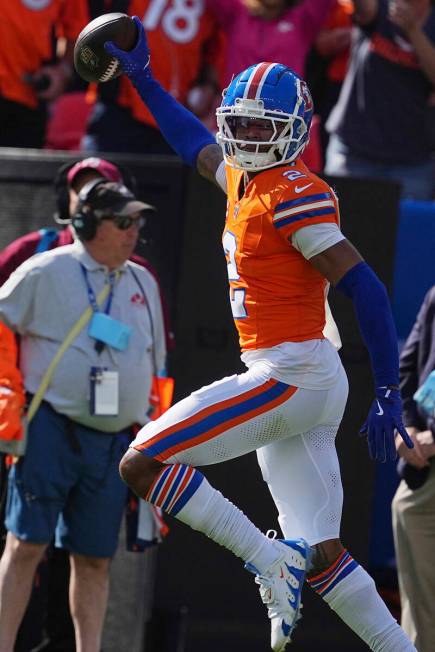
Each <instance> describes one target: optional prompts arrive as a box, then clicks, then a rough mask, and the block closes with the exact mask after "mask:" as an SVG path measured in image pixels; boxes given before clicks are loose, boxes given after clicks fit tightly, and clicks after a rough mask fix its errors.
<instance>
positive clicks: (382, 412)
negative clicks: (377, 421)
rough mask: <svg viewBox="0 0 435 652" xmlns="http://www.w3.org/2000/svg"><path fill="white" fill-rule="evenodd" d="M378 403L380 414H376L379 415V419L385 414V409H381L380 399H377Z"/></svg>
mask: <svg viewBox="0 0 435 652" xmlns="http://www.w3.org/2000/svg"><path fill="white" fill-rule="evenodd" d="M376 403H377V404H378V408H379V412H376V414H377V415H378V417H381V416H382V415H383V414H384V411H383V409H382V407H381V404H380V403H379V401H378V399H376Z"/></svg>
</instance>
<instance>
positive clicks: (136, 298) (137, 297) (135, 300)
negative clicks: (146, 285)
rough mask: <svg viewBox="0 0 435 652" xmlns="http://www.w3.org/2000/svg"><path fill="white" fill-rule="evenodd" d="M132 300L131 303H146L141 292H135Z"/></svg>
mask: <svg viewBox="0 0 435 652" xmlns="http://www.w3.org/2000/svg"><path fill="white" fill-rule="evenodd" d="M130 301H131V303H135V304H138V305H144V303H145V299H144V297H143V296H142V295H141V294H138V293H137V292H136V294H133V296H132V297H131V299H130Z"/></svg>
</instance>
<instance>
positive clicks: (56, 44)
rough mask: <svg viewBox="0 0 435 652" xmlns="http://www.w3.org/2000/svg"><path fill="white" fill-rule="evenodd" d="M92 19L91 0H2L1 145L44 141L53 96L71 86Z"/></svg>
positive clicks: (0, 24) (0, 35)
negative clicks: (80, 40)
mask: <svg viewBox="0 0 435 652" xmlns="http://www.w3.org/2000/svg"><path fill="white" fill-rule="evenodd" d="M88 20H89V17H88V12H87V2H86V0H20V1H18V2H2V14H1V20H0V42H1V48H0V146H3V147H43V145H44V140H45V128H46V121H47V102H49V101H51V100H54V99H55V98H57V97H59V95H61V94H62V93H63V91H64V90H65V88H66V86H67V84H68V81H69V80H70V78H71V75H72V71H73V68H72V58H73V50H74V41H75V39H76V37H77V36H78V34H79V32H80V31H81V29H82V28H83V27H84V26H85V25H86V23H87V22H88ZM60 49H63V53H62V54H60V53H59V50H60Z"/></svg>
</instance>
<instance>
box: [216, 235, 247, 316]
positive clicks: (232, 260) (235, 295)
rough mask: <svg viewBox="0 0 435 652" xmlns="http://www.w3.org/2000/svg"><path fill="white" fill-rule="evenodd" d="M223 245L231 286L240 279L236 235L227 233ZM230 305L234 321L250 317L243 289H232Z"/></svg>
mask: <svg viewBox="0 0 435 652" xmlns="http://www.w3.org/2000/svg"><path fill="white" fill-rule="evenodd" d="M222 244H223V247H224V252H225V258H226V259H227V270H228V280H229V281H230V284H231V281H238V280H239V278H240V274H239V272H238V270H237V263H236V251H237V240H236V236H235V235H234V233H231V231H225V233H224V237H223V239H222ZM230 304H231V312H232V313H233V318H234V319H244V318H245V317H247V316H248V313H247V312H246V308H245V290H244V289H243V288H232V287H230Z"/></svg>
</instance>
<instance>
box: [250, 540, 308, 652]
mask: <svg viewBox="0 0 435 652" xmlns="http://www.w3.org/2000/svg"><path fill="white" fill-rule="evenodd" d="M276 545H277V546H279V549H280V551H282V555H281V557H280V558H279V559H278V560H277V561H276V562H275V563H274V564H273V565H272V566H271V567H270V568H269V569H268V570H267V571H265V572H264V573H263V574H262V575H260V573H259V572H258V570H257V569H256V568H255V567H254V566H253V565H252V564H245V567H246V568H247V569H248V570H249V571H251V573H254V574H255V575H256V578H255V582H256V583H257V584H259V586H260V595H261V599H262V601H263V602H264V604H265V605H266V607H267V614H268V616H269V618H270V621H271V647H272V650H274V652H284V650H285V647H286V645H287V643H290V641H291V636H292V633H293V630H294V629H295V627H296V623H297V622H298V620H300V618H301V613H300V611H301V608H302V605H301V594H302V587H303V584H304V580H305V572H306V570H307V567H308V564H309V560H310V551H311V549H310V546H309V545H308V543H307V542H306V541H305V540H304V539H296V540H295V541H288V540H281V541H276Z"/></svg>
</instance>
